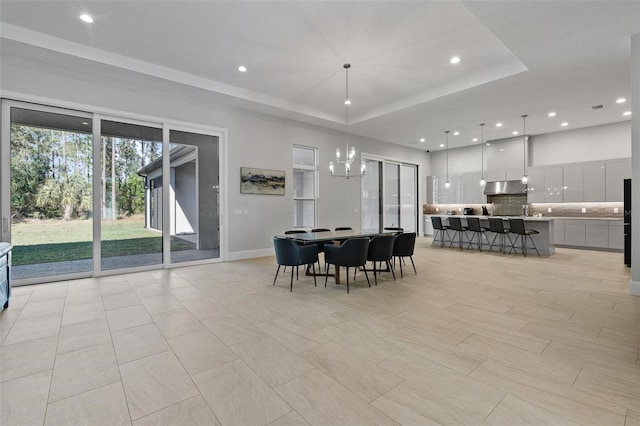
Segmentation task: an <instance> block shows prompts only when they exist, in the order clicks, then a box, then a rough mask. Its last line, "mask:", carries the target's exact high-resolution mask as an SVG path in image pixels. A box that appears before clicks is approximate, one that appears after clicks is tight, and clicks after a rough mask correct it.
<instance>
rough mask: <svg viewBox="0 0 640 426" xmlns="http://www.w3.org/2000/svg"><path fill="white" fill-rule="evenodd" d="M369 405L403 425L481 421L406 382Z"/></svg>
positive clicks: (477, 422) (464, 423)
mask: <svg viewBox="0 0 640 426" xmlns="http://www.w3.org/2000/svg"><path fill="white" fill-rule="evenodd" d="M372 405H373V406H374V407H376V408H377V409H378V410H380V411H382V412H383V413H385V414H386V415H387V416H389V417H390V418H392V419H393V420H395V421H396V422H398V423H399V424H402V425H415V426H422V425H434V426H436V425H448V424H457V425H474V424H479V423H480V422H481V419H480V418H479V417H473V416H471V415H470V414H468V413H466V412H465V411H463V410H461V409H460V408H458V407H457V405H456V404H453V403H451V402H450V401H447V400H445V399H444V398H441V397H439V396H438V395H436V394H434V393H432V392H429V391H427V390H425V389H420V388H418V387H416V386H414V385H412V384H411V383H409V382H403V383H401V384H400V385H398V386H397V387H395V388H393V389H391V390H390V391H389V392H387V393H385V394H384V395H382V396H381V397H380V398H378V399H376V400H375V401H373V403H372Z"/></svg>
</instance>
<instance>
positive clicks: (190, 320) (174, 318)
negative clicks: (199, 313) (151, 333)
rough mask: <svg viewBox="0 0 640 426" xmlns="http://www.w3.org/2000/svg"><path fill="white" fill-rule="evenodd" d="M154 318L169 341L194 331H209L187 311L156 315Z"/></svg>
mask: <svg viewBox="0 0 640 426" xmlns="http://www.w3.org/2000/svg"><path fill="white" fill-rule="evenodd" d="M152 318H153V321H154V322H155V323H156V325H157V326H158V328H159V329H160V331H161V332H162V334H163V335H164V337H166V338H167V339H169V338H172V337H177V336H180V335H183V334H187V333H192V332H194V331H200V330H205V331H207V329H206V327H205V326H204V325H203V324H202V323H201V322H200V321H199V320H198V318H196V317H195V316H194V315H193V314H192V313H191V312H189V311H188V310H186V309H181V310H179V311H170V312H164V313H161V314H155V315H152Z"/></svg>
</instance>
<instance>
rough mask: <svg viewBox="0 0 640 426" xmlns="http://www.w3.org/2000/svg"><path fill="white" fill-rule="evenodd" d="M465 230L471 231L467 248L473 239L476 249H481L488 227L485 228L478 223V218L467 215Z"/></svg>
mask: <svg viewBox="0 0 640 426" xmlns="http://www.w3.org/2000/svg"><path fill="white" fill-rule="evenodd" d="M467 230H468V231H469V232H472V234H471V238H469V245H468V246H467V248H469V247H471V246H472V245H473V241H474V240H475V241H476V244H477V246H478V250H479V251H482V244H483V243H484V239H485V238H486V234H485V233H486V232H487V231H488V230H489V228H485V227H483V226H481V225H480V218H477V217H468V218H467Z"/></svg>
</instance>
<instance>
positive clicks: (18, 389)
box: [0, 367, 51, 426]
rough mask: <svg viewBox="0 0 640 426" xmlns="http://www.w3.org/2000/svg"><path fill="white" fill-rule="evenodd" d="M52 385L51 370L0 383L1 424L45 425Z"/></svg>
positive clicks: (20, 425) (10, 425) (21, 425)
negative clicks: (50, 385)
mask: <svg viewBox="0 0 640 426" xmlns="http://www.w3.org/2000/svg"><path fill="white" fill-rule="evenodd" d="M3 370H4V367H3ZM50 383H51V370H49V371H43V372H41V373H38V374H34V375H32V376H25V377H21V378H19V379H15V380H10V381H8V382H2V383H0V395H1V396H2V397H1V398H0V424H2V425H3V426H14V425H15V426H25V425H41V424H43V423H44V415H45V411H46V409H47V397H48V396H49V384H50Z"/></svg>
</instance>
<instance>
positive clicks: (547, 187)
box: [544, 167, 563, 203]
mask: <svg viewBox="0 0 640 426" xmlns="http://www.w3.org/2000/svg"><path fill="white" fill-rule="evenodd" d="M562 185H563V183H562V167H546V168H545V169H544V191H545V192H544V202H545V203H561V202H562V199H563V196H562Z"/></svg>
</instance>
